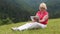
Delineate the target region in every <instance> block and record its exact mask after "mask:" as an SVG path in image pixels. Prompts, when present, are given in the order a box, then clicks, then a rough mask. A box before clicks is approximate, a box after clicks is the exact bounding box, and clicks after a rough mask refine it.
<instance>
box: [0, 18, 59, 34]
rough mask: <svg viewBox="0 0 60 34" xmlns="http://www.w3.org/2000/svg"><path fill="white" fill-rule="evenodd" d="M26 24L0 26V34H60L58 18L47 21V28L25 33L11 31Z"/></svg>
mask: <svg viewBox="0 0 60 34" xmlns="http://www.w3.org/2000/svg"><path fill="white" fill-rule="evenodd" d="M25 23H27V22H20V23H12V24H7V25H2V26H0V34H60V18H57V19H49V23H48V25H47V28H45V29H34V30H25V31H13V30H11V27H15V26H21V25H23V24H25Z"/></svg>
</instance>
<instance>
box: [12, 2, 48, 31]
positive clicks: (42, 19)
mask: <svg viewBox="0 0 60 34" xmlns="http://www.w3.org/2000/svg"><path fill="white" fill-rule="evenodd" d="M46 10H47V6H46V4H45V3H41V4H40V6H39V11H38V12H37V13H36V16H38V17H39V19H38V22H37V21H36V20H32V22H31V23H26V24H24V25H22V26H19V27H15V28H12V29H13V30H19V31H22V30H26V29H33V28H46V27H47V23H48V12H47V11H46Z"/></svg>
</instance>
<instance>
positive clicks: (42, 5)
mask: <svg viewBox="0 0 60 34" xmlns="http://www.w3.org/2000/svg"><path fill="white" fill-rule="evenodd" d="M41 7H43V8H45V9H46V10H47V6H46V4H45V3H41V4H40V6H39V9H40V8H41Z"/></svg>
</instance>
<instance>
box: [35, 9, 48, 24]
mask: <svg viewBox="0 0 60 34" xmlns="http://www.w3.org/2000/svg"><path fill="white" fill-rule="evenodd" d="M36 14H37V16H38V17H39V19H40V20H42V19H43V17H44V16H45V15H48V12H47V11H46V10H45V11H44V12H43V13H42V12H41V11H38V12H37V13H36ZM41 23H42V24H45V25H46V24H47V23H48V18H47V19H46V20H45V21H44V22H41Z"/></svg>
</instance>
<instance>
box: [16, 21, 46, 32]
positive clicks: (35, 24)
mask: <svg viewBox="0 0 60 34" xmlns="http://www.w3.org/2000/svg"><path fill="white" fill-rule="evenodd" d="M45 27H46V26H45V25H43V24H40V23H38V22H34V23H26V24H24V25H22V26H19V27H17V28H16V30H20V31H22V30H25V29H33V28H45Z"/></svg>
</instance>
